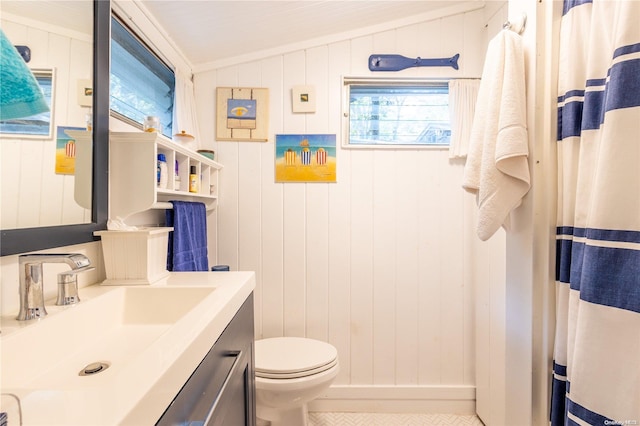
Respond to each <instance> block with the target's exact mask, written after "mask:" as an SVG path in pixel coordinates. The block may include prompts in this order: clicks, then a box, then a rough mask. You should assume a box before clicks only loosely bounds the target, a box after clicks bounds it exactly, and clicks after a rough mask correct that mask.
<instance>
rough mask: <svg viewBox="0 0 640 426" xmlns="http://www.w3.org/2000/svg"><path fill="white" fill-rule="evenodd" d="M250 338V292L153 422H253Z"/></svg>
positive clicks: (252, 364)
mask: <svg viewBox="0 0 640 426" xmlns="http://www.w3.org/2000/svg"><path fill="white" fill-rule="evenodd" d="M253 338H254V336H253V295H251V296H249V298H247V300H246V301H245V303H244V304H243V305H242V307H241V308H240V310H239V311H238V313H237V314H236V315H235V317H234V318H233V320H232V321H231V322H230V323H229V325H228V326H227V328H226V329H225V331H224V332H223V333H222V335H221V336H220V338H219V339H218V341H217V342H216V343H215V345H214V346H213V347H212V348H211V350H210V351H209V352H208V353H207V355H206V356H205V358H204V359H203V360H202V362H201V363H200V364H199V365H198V367H197V368H196V369H195V371H194V372H193V374H192V375H191V377H189V379H188V380H187V382H186V383H185V384H184V386H183V387H182V389H181V390H180V392H179V393H178V395H176V397H175V398H174V400H173V401H172V402H171V404H170V405H169V407H168V408H167V409H166V411H165V412H164V414H163V415H162V417H161V418H160V420H159V421H158V422H157V423H156V424H157V425H159V426H165V425H176V424H185V425H189V424H193V425H209V426H217V425H224V424H233V425H255V422H256V420H255V394H254V389H255V380H254V376H253V375H254V361H253Z"/></svg>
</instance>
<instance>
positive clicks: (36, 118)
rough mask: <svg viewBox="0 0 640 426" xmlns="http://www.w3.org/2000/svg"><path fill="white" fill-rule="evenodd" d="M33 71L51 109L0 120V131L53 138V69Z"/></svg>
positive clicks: (29, 136) (9, 133)
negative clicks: (23, 116)
mask: <svg viewBox="0 0 640 426" xmlns="http://www.w3.org/2000/svg"><path fill="white" fill-rule="evenodd" d="M31 72H32V73H33V75H34V76H35V77H36V81H37V82H38V84H39V85H40V88H41V89H42V92H43V93H44V98H45V100H46V101H47V105H49V111H47V112H42V113H40V114H36V115H32V116H31V117H25V118H16V119H13V120H4V121H0V133H5V134H8V135H16V136H19V137H28V138H40V139H44V138H51V137H52V136H53V123H52V121H51V110H52V105H53V103H52V100H53V87H54V85H53V81H54V80H53V69H32V70H31Z"/></svg>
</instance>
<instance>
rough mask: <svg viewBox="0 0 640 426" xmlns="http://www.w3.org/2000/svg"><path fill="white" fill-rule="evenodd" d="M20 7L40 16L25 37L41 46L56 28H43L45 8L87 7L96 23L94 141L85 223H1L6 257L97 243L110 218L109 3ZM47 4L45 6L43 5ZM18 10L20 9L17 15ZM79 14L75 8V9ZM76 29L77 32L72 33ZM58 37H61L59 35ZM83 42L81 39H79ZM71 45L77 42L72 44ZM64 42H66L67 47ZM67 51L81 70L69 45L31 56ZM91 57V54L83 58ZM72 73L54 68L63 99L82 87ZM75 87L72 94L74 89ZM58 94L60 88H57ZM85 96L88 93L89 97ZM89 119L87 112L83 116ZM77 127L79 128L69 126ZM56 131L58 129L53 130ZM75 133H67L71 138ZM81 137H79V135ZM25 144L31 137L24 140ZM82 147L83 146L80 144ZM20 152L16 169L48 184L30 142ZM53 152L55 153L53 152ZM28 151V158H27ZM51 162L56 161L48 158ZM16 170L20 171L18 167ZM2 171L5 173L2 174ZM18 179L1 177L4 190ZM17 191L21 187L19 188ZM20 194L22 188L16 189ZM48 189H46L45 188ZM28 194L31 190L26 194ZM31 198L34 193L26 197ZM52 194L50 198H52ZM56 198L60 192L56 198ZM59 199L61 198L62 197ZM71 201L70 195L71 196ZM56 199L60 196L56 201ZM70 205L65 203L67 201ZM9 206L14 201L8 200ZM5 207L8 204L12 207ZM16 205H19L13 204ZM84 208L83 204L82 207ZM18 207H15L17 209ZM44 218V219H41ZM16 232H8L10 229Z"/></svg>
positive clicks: (88, 0)
mask: <svg viewBox="0 0 640 426" xmlns="http://www.w3.org/2000/svg"><path fill="white" fill-rule="evenodd" d="M10 3H11V2H10V1H5V0H3V2H2V4H1V5H0V8H2V10H3V15H4V13H5V11H6V10H7V9H8V8H10ZM17 3H29V6H28V9H29V10H30V11H31V12H30V13H33V14H36V15H34V16H32V17H31V18H25V22H27V23H28V24H29V23H31V25H32V26H33V28H34V29H33V30H32V31H31V33H29V34H27V38H29V37H32V38H33V39H34V40H35V41H34V42H35V43H37V41H38V40H37V39H38V38H39V37H44V36H46V35H47V34H48V30H50V29H51V28H54V26H53V24H52V27H51V28H47V24H41V22H43V20H44V17H42V16H38V14H39V13H41V12H42V11H43V10H51V9H50V8H51V7H59V8H62V10H63V11H64V10H66V11H67V13H69V10H71V9H69V8H72V9H73V8H76V9H77V8H83V9H86V10H88V11H89V13H88V16H87V17H86V19H88V20H90V21H91V22H92V24H93V25H92V26H91V25H90V26H91V27H92V35H91V36H90V39H91V40H92V44H91V45H90V46H89V49H90V50H91V51H92V52H93V55H89V56H92V60H91V59H90V61H91V65H90V67H91V71H92V72H91V75H92V77H93V81H92V83H93V87H92V94H91V96H90V97H89V99H88V100H87V99H85V102H86V101H88V102H89V104H88V105H87V108H86V112H89V111H90V118H91V129H92V131H91V133H88V132H86V130H85V131H83V132H80V133H85V134H86V135H87V139H88V140H89V142H90V145H89V146H90V148H91V149H90V151H89V155H88V159H89V160H90V161H89V163H90V164H89V168H88V171H87V176H86V178H85V179H83V182H82V183H84V184H85V187H87V191H88V192H89V193H90V194H91V196H90V197H89V199H88V200H86V201H81V202H79V204H80V206H81V207H82V208H84V209H86V210H87V212H88V213H87V217H86V219H80V220H78V221H77V222H76V223H72V224H68V223H63V222H62V221H60V223H51V224H50V223H48V222H46V221H45V222H44V223H45V226H36V225H33V226H30V225H27V226H26V227H24V226H12V225H8V226H6V228H7V229H5V226H4V225H3V227H2V230H1V238H0V252H1V253H0V254H1V255H2V256H6V255H11V254H17V253H24V252H30V251H35V250H44V249H48V248H54V247H62V246H68V245H73V244H80V243H86V242H90V241H94V240H96V238H95V237H94V236H93V232H94V231H95V230H99V229H105V228H106V220H107V214H108V158H109V151H108V149H109V148H108V146H109V143H108V138H109V46H110V17H111V4H110V1H109V0H81V1H61V0H38V1H35V2H34V1H32V2H16V4H17ZM36 3H41V4H42V6H43V7H42V8H39V7H38V5H37V4H36ZM45 5H46V7H45ZM17 10H18V9H16V11H17ZM74 10H75V9H74ZM39 25H43V26H44V28H39V29H38V28H37V27H38V26H39ZM69 31H73V30H69ZM58 38H59V37H58ZM79 38H82V36H81V35H80V36H79ZM69 43H71V44H73V40H71V41H70V42H69ZM63 44H64V43H63ZM65 52H67V54H68V56H69V57H68V60H66V61H63V62H65V63H67V64H68V67H70V68H73V67H74V66H76V67H80V65H78V64H76V63H74V58H76V56H78V55H72V54H69V52H73V49H72V48H71V47H67V48H66V49H65V48H63V49H59V50H57V51H56V50H55V49H48V51H47V52H44V53H43V52H32V55H35V54H46V55H60V54H62V55H64V54H65ZM79 56H83V55H79ZM84 56H87V55H84ZM69 74H70V72H69V70H68V69H65V68H64V67H56V68H55V69H54V72H53V75H54V76H55V77H54V78H53V83H52V84H54V85H55V84H56V80H57V81H61V80H62V76H64V77H65V79H66V80H65V81H67V84H66V86H64V87H62V88H61V90H58V92H61V91H62V93H59V95H60V96H62V95H64V96H74V102H75V96H76V87H75V85H76V84H78V87H80V82H79V81H78V82H71V83H69V80H71V79H70V78H69V77H68V76H69ZM76 80H78V79H76ZM71 85H73V86H74V87H73V90H71V89H72V88H71V87H70V86H71ZM53 90H54V92H55V91H56V88H55V87H54V88H53ZM85 94H86V93H85ZM77 102H78V103H80V102H82V100H81V99H80V96H78V100H77ZM61 113H62V112H61V111H58V114H61ZM84 115H86V113H85V114H84ZM51 116H52V117H55V116H56V111H55V108H53V110H52V113H51ZM70 127H75V126H70ZM53 133H55V130H54V131H53ZM69 133H72V134H73V132H72V131H71V132H66V134H67V135H69ZM76 136H77V134H76ZM24 140H27V139H24ZM48 142H50V143H52V144H55V143H56V141H55V135H53V137H52V139H51V140H49V141H48ZM78 147H79V146H78ZM21 149H22V151H24V152H23V153H22V155H21V157H22V158H25V157H26V158H27V161H22V162H21V163H20V164H17V165H16V166H15V167H17V168H19V169H20V170H27V171H28V173H31V172H33V173H34V174H39V175H40V176H43V177H41V178H40V180H41V181H45V180H47V177H46V176H44V175H43V173H44V171H41V170H34V167H33V165H32V164H29V162H28V158H29V147H28V143H25V144H24V145H23V146H22V147H21ZM49 152H51V150H49ZM25 153H26V154H27V155H25ZM33 155H44V154H43V153H42V152H40V153H38V152H34V153H33ZM50 161H51V162H53V160H51V159H50ZM14 170H16V169H15V168H14ZM3 173H4V172H3ZM17 181H18V178H17V177H16V176H13V177H12V176H5V175H3V176H2V191H3V192H5V190H8V191H14V192H15V190H16V188H15V187H12V186H11V185H19V182H17ZM72 187H73V185H72ZM18 188H19V187H18ZM18 190H19V189H18ZM44 191H46V190H44ZM67 191H70V192H73V191H74V190H73V189H67ZM26 192H29V191H28V190H26ZM38 192H40V193H42V192H43V190H42V189H40V188H38ZM25 195H27V197H28V196H30V195H31V194H29V193H27V194H25ZM48 195H49V196H51V194H48ZM55 197H58V194H56V195H55ZM59 197H60V198H61V199H63V194H60V195H59ZM67 198H68V196H67ZM54 199H55V200H57V198H54ZM71 200H72V201H73V202H78V201H76V200H77V196H76V197H75V199H74V196H73V195H71ZM2 201H3V204H5V203H4V201H5V198H4V195H3V196H2ZM65 202H67V201H65ZM9 203H11V202H9ZM9 203H7V204H9ZM13 204H15V202H14V203H13ZM83 204H84V205H83ZM8 207H12V206H11V205H10V204H9V205H5V207H4V208H8ZM13 207H15V206H13ZM38 208H39V209H40V210H41V211H42V212H44V213H42V214H45V215H46V211H47V208H48V205H47V203H46V202H44V203H43V205H42V206H41V207H38ZM16 210H17V212H16V214H17V215H21V214H24V215H33V212H32V211H31V210H30V208H29V207H19V208H16ZM42 214H41V215H42ZM10 227H11V228H12V229H9V228H10Z"/></svg>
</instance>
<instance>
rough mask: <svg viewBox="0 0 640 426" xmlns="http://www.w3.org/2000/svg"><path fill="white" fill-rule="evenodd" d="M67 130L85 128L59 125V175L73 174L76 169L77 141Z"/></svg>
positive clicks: (57, 148)
mask: <svg viewBox="0 0 640 426" xmlns="http://www.w3.org/2000/svg"><path fill="white" fill-rule="evenodd" d="M67 130H85V129H84V128H83V127H62V126H58V129H57V133H56V170H55V172H56V173H57V174H59V175H72V174H75V171H76V141H75V139H74V138H72V137H71V136H69V135H68V134H67V133H66V131H67Z"/></svg>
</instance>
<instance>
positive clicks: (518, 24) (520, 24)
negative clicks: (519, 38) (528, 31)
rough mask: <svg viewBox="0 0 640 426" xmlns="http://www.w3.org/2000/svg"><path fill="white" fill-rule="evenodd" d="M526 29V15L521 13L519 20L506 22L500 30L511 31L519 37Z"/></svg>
mask: <svg viewBox="0 0 640 426" xmlns="http://www.w3.org/2000/svg"><path fill="white" fill-rule="evenodd" d="M526 27H527V14H526V13H524V12H523V13H522V15H521V16H520V17H519V18H516V19H514V20H507V21H505V23H504V24H502V28H503V29H505V30H511V31H513V32H515V33H517V34H519V35H522V33H524V30H525V28H526Z"/></svg>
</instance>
